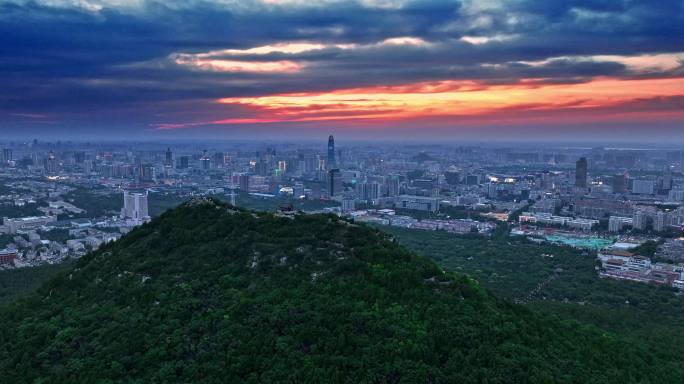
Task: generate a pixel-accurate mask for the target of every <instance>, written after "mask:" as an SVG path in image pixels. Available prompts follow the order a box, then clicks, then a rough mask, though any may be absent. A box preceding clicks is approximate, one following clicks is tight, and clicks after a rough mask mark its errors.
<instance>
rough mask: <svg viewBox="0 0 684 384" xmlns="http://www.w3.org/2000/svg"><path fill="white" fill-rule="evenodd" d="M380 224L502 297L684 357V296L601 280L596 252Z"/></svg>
mask: <svg viewBox="0 0 684 384" xmlns="http://www.w3.org/2000/svg"><path fill="white" fill-rule="evenodd" d="M383 231H386V232H389V233H390V234H391V235H392V236H394V237H395V238H396V239H397V240H398V241H399V242H400V243H401V244H403V245H405V246H406V247H408V248H409V249H413V250H415V251H417V252H418V253H420V254H423V255H426V256H430V257H432V258H434V259H435V261H437V263H438V264H440V265H441V266H443V267H445V268H447V269H450V270H453V271H456V272H460V273H464V274H467V275H470V276H472V277H473V278H475V279H477V280H478V281H479V282H480V283H481V284H482V285H483V286H484V287H486V288H488V289H490V290H492V291H493V292H494V293H495V294H496V295H497V296H501V297H505V298H509V299H511V300H516V301H520V302H523V303H526V304H527V305H528V307H530V308H532V309H534V310H535V311H536V312H542V313H548V314H552V315H553V316H559V317H562V318H567V319H574V320H578V321H581V322H583V323H589V324H593V325H596V326H598V327H601V328H604V329H607V330H609V331H612V332H615V333H618V334H619V335H620V336H621V337H623V338H628V339H631V340H632V341H633V342H634V343H636V344H640V345H641V346H642V348H644V349H650V350H653V351H656V353H657V354H658V356H659V358H660V359H665V360H672V361H676V360H681V359H682V356H684V322H683V321H682V319H684V297H683V296H678V295H676V294H675V293H674V292H673V291H672V290H671V289H670V288H665V287H657V286H653V285H648V284H643V283H636V282H628V281H616V280H611V279H601V278H599V277H598V273H597V271H596V266H597V265H596V254H595V253H594V252H586V251H581V250H577V249H573V248H570V247H563V246H558V245H552V244H537V243H533V242H530V241H527V240H525V239H523V238H520V237H509V236H493V237H492V238H484V237H481V236H457V235H452V234H449V233H446V232H440V231H437V232H432V231H415V230H404V229H399V228H392V227H383ZM646 247H648V245H647V246H646ZM646 247H645V248H646Z"/></svg>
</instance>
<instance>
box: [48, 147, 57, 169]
mask: <svg viewBox="0 0 684 384" xmlns="http://www.w3.org/2000/svg"><path fill="white" fill-rule="evenodd" d="M45 170H46V171H47V173H49V174H55V173H57V158H56V157H55V153H54V152H52V151H50V153H48V157H47V159H45Z"/></svg>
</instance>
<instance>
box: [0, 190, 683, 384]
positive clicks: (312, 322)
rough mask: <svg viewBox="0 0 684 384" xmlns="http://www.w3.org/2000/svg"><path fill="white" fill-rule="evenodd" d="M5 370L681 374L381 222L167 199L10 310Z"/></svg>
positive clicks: (633, 377) (607, 377)
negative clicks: (510, 298)
mask: <svg viewBox="0 0 684 384" xmlns="http://www.w3.org/2000/svg"><path fill="white" fill-rule="evenodd" d="M0 325H1V326H0V344H1V345H2V346H3V348H2V349H0V372H3V376H2V380H3V381H5V382H12V383H21V382H40V383H51V382H70V383H75V382H84V383H92V382H116V381H125V382H141V383H142V382H230V383H233V382H248V383H257V382H259V383H267V382H349V383H359V382H379V383H385V382H390V383H398V382H406V383H412V382H420V383H426V382H432V383H444V382H453V383H504V382H531V383H551V382H582V383H609V382H612V383H624V382H658V383H662V382H675V381H677V382H680V381H681V380H682V377H683V376H682V369H683V368H682V367H681V366H679V365H678V364H677V361H672V360H667V359H664V358H662V357H661V356H658V355H656V354H654V353H653V352H651V351H649V350H647V349H645V348H642V347H641V346H639V345H636V344H634V343H632V342H627V341H625V340H623V339H622V338H620V337H616V336H615V335H613V334H611V333H607V332H605V331H602V330H600V329H598V328H595V327H592V326H585V325H581V324H580V323H577V322H574V321H559V320H555V319H551V318H547V317H544V316H539V315H537V314H535V313H534V312H532V311H530V310H528V309H526V308H525V307H523V306H518V305H513V304H510V303H509V302H507V301H502V300H498V299H495V298H494V297H492V296H491V295H489V294H488V293H486V292H485V291H484V290H483V289H482V288H480V287H479V285H478V284H477V283H476V282H475V281H474V280H471V279H470V278H467V277H463V276H458V275H454V274H452V273H449V272H445V271H444V270H442V269H441V268H440V267H438V266H437V265H436V264H435V263H434V262H432V261H430V260H428V259H427V258H424V257H421V256H417V255H416V254H415V253H413V252H410V251H408V250H406V249H405V248H403V247H402V246H400V245H398V244H397V243H395V242H393V241H391V240H389V239H387V238H386V237H385V235H383V234H382V233H381V232H379V231H378V230H376V229H373V228H370V227H368V226H365V225H357V224H353V223H349V222H347V221H344V220H342V219H339V218H337V217H334V216H324V215H299V216H296V217H295V218H283V217H276V216H274V215H271V214H266V213H254V212H251V211H245V210H237V209H234V208H232V207H229V206H227V205H224V204H222V203H219V202H217V201H213V200H209V201H192V202H190V203H187V204H184V205H183V206H181V207H179V208H176V209H173V210H170V211H167V212H166V213H164V214H163V215H161V216H160V217H159V218H157V219H155V220H153V221H152V223H150V224H146V225H143V226H141V227H139V228H137V229H135V230H134V231H132V232H131V233H129V234H128V235H126V236H124V237H123V238H122V239H121V240H119V241H117V242H116V243H112V244H109V245H106V246H104V247H103V248H101V249H100V250H99V251H97V252H95V253H92V254H89V255H88V256H86V257H84V258H82V259H81V260H79V261H78V262H77V263H76V265H75V267H74V268H73V269H71V270H69V271H66V272H62V273H60V274H59V275H58V276H56V277H55V278H53V279H51V280H50V281H48V282H47V283H46V284H44V285H43V286H42V287H41V288H39V289H38V290H37V291H36V292H35V293H33V294H31V295H29V296H28V297H26V298H23V299H21V300H18V301H15V302H12V303H11V304H9V305H6V306H5V307H3V308H2V310H0Z"/></svg>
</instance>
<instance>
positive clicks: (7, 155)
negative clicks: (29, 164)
mask: <svg viewBox="0 0 684 384" xmlns="http://www.w3.org/2000/svg"><path fill="white" fill-rule="evenodd" d="M12 160H13V159H12V148H4V149H3V150H2V163H3V164H5V165H7V164H9V162H10V161H12Z"/></svg>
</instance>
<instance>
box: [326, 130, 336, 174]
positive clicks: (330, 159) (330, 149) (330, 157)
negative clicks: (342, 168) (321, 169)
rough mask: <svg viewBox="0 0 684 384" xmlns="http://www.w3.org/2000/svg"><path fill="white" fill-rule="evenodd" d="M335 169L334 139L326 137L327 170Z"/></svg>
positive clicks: (331, 136)
mask: <svg viewBox="0 0 684 384" xmlns="http://www.w3.org/2000/svg"><path fill="white" fill-rule="evenodd" d="M334 168H337V164H336V162H335V138H334V137H333V135H330V137H328V169H334Z"/></svg>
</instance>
